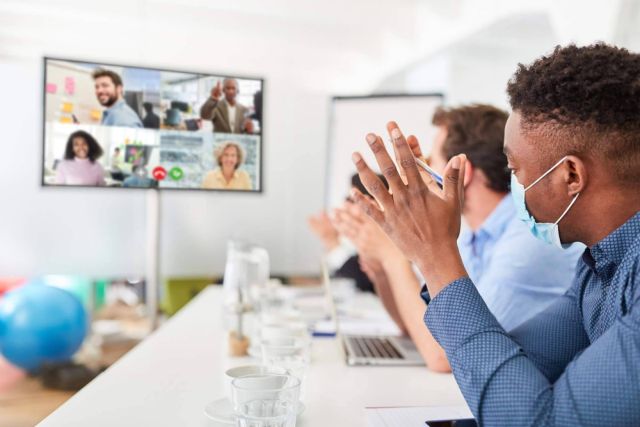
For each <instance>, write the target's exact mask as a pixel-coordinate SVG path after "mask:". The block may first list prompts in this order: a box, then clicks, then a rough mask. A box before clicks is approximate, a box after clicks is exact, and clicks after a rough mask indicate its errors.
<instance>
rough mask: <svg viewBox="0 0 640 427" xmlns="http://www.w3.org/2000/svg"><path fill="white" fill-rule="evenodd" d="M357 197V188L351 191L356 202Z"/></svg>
mask: <svg viewBox="0 0 640 427" xmlns="http://www.w3.org/2000/svg"><path fill="white" fill-rule="evenodd" d="M356 197H358V192H357V191H356V189H355V188H352V189H351V198H352V199H353V200H354V201H355V200H356Z"/></svg>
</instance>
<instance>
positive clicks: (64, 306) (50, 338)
mask: <svg viewBox="0 0 640 427" xmlns="http://www.w3.org/2000/svg"><path fill="white" fill-rule="evenodd" d="M87 329H88V320H87V313H86V311H85V309H84V307H83V305H82V303H81V302H80V301H79V300H78V298H76V297H75V296H74V295H72V294H71V293H69V292H67V291H65V290H62V289H59V288H55V287H53V286H48V285H45V284H42V283H41V282H37V281H36V282H33V283H29V284H26V285H24V286H22V287H20V288H18V289H15V290H12V291H10V292H7V293H6V294H5V295H4V297H3V298H2V299H1V300H0V353H2V355H3V356H4V357H5V358H6V359H7V360H9V361H10V362H11V363H13V364H14V365H16V366H19V367H21V368H23V369H25V370H27V371H31V372H34V371H37V370H38V368H39V367H40V366H41V364H42V363H43V362H63V361H67V360H69V359H71V357H72V356H73V354H74V353H75V352H76V351H77V350H78V348H80V345H82V341H83V340H84V337H85V335H86V334H87Z"/></svg>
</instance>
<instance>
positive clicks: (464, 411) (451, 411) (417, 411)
mask: <svg viewBox="0 0 640 427" xmlns="http://www.w3.org/2000/svg"><path fill="white" fill-rule="evenodd" d="M365 415H366V419H367V426H368V427H426V424H425V422H426V421H438V420H456V419H467V418H473V415H472V414H471V411H470V410H469V408H468V407H467V406H466V405H465V406H407V407H386V408H385V407H374V408H365Z"/></svg>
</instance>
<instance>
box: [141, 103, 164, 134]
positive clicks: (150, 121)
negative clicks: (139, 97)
mask: <svg viewBox="0 0 640 427" xmlns="http://www.w3.org/2000/svg"><path fill="white" fill-rule="evenodd" d="M142 108H144V112H145V116H144V119H142V125H143V126H144V127H145V128H148V129H160V116H158V115H157V114H156V113H154V112H153V104H152V103H150V102H145V103H143V104H142Z"/></svg>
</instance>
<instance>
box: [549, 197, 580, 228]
mask: <svg viewBox="0 0 640 427" xmlns="http://www.w3.org/2000/svg"><path fill="white" fill-rule="evenodd" d="M579 195H580V193H578V194H576V197H574V198H573V200H572V201H571V203H569V206H567V209H565V210H564V212H562V215H560V218H558V220H557V221H556V222H554V224H555V225H558V223H559V222H560V221H562V218H564V216H565V215H566V214H567V212H569V209H571V206H573V204H574V203H575V202H576V200H578V196H579Z"/></svg>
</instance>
